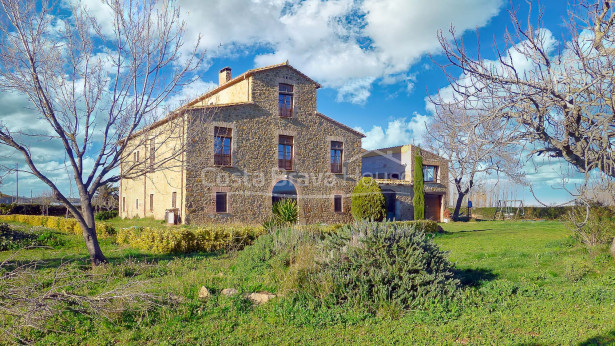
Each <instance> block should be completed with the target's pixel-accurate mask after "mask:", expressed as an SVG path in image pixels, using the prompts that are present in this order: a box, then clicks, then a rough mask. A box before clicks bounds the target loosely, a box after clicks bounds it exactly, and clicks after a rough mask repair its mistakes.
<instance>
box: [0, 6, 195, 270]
mask: <svg viewBox="0 0 615 346" xmlns="http://www.w3.org/2000/svg"><path fill="white" fill-rule="evenodd" d="M103 2H104V5H105V6H106V8H107V9H108V13H109V14H110V17H109V18H106V19H105V20H104V22H99V21H97V19H96V18H95V17H93V16H92V15H91V14H90V13H89V12H88V11H87V9H86V8H84V7H82V6H81V5H74V6H72V7H70V8H69V9H65V8H62V9H58V8H55V7H53V5H50V4H49V3H48V2H47V1H42V2H38V1H27V0H0V35H1V36H0V89H1V90H2V91H5V92H13V93H19V94H21V95H25V96H26V97H27V98H28V100H29V101H30V103H31V105H32V108H33V110H34V113H35V114H32V115H31V118H32V121H33V122H35V121H36V120H37V118H41V119H43V120H44V122H45V124H46V128H44V129H40V131H38V132H36V131H35V132H30V133H23V132H21V130H20V129H13V128H9V127H7V126H6V124H0V125H1V126H0V144H1V145H5V146H8V147H11V148H13V149H14V150H16V151H17V152H19V153H20V154H21V155H22V157H23V159H24V160H25V162H26V164H27V166H28V169H29V172H30V173H31V174H33V175H35V176H36V177H38V178H39V179H40V180H41V181H43V182H44V183H45V184H47V185H48V186H49V187H50V188H51V191H52V193H53V195H54V197H55V199H56V200H58V201H60V202H62V203H63V204H64V205H66V207H67V208H68V209H69V210H70V213H71V214H72V215H73V216H74V217H75V218H76V219H77V220H78V222H79V225H80V226H81V228H82V230H83V237H84V239H85V244H86V247H87V249H88V252H89V254H90V259H91V261H92V264H93V265H98V264H100V263H105V262H107V259H106V258H105V256H104V255H103V253H102V251H101V249H100V246H99V244H98V240H97V236H96V229H95V225H94V222H95V221H94V209H93V207H92V198H93V196H94V194H95V192H96V191H97V190H98V188H99V187H101V186H103V185H105V184H109V183H114V182H117V181H119V180H120V178H121V177H136V176H139V175H142V174H145V173H146V172H148V171H151V170H152V169H155V167H154V166H153V165H152V164H148V165H146V164H142V162H133V163H132V164H129V165H124V164H123V165H122V167H121V170H118V169H117V168H118V167H119V164H120V162H121V161H123V159H124V158H127V157H130V156H132V152H133V151H134V150H137V149H138V148H139V145H137V144H138V143H131V144H130V146H129V145H128V141H122V139H123V138H130V137H132V136H133V135H134V134H135V133H136V132H137V131H146V130H147V129H153V128H154V126H152V127H149V126H148V125H150V124H152V123H153V122H154V121H155V120H156V117H157V116H158V115H159V114H160V112H159V110H160V109H161V108H162V106H163V102H164V100H165V99H166V98H167V96H169V95H171V94H172V93H173V92H174V91H176V89H177V88H179V87H181V86H183V85H185V84H187V83H190V82H191V81H192V80H193V79H192V77H193V72H194V70H195V69H196V68H197V66H198V65H199V64H200V62H201V60H202V56H201V55H200V54H198V53H197V52H198V50H197V48H198V42H197V43H196V46H195V47H193V48H188V47H184V40H183V34H184V24H183V23H182V22H181V20H180V17H179V14H180V13H179V8H178V7H177V6H175V4H174V3H173V2H157V1H155V0H104V1H103ZM67 12H68V13H67ZM171 123H173V122H170V123H169V124H171ZM175 123H179V122H175ZM169 126H170V125H169ZM140 133H141V134H143V132H140ZM176 133H177V131H168V132H166V133H165V132H162V131H158V132H157V133H156V134H155V135H156V143H158V144H161V143H164V142H165V141H167V140H169V141H170V140H171V139H170V138H171V136H175V135H176ZM37 137H38V138H44V139H45V140H47V141H49V142H50V145H52V144H53V143H55V144H57V145H59V146H60V147H61V148H62V149H63V151H64V156H65V160H66V166H67V169H68V171H69V172H71V174H72V181H73V183H74V186H75V187H76V190H77V192H78V193H79V197H80V201H81V207H80V208H78V207H76V206H74V205H73V204H71V203H70V202H69V200H68V197H67V196H66V195H65V194H64V192H63V191H62V190H61V189H60V188H59V187H58V186H57V185H56V183H54V181H53V179H52V178H51V177H50V176H48V175H47V174H46V173H45V171H44V170H42V168H41V164H42V163H45V162H47V161H48V160H47V158H42V159H41V158H39V157H38V156H36V155H34V153H33V150H32V149H31V143H32V142H31V140H32V138H37ZM140 138H143V141H148V140H150V139H149V137H148V136H140ZM157 147H162V146H161V145H159V146H157ZM165 148H166V149H165V150H167V155H166V156H165V157H167V158H168V160H172V159H174V158H175V157H177V154H176V152H173V153H171V152H169V150H168V146H166V147H165ZM175 150H182V148H181V147H180V146H178V147H176V149H175ZM163 164H165V159H163V158H162V157H161V156H160V155H157V156H156V162H155V165H158V166H160V165H163Z"/></svg>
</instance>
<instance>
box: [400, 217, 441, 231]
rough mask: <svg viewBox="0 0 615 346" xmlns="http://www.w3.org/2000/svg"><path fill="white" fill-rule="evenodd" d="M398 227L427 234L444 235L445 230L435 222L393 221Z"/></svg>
mask: <svg viewBox="0 0 615 346" xmlns="http://www.w3.org/2000/svg"><path fill="white" fill-rule="evenodd" d="M390 223H391V224H393V225H396V226H400V227H401V226H404V227H411V228H414V229H415V230H417V231H420V232H423V233H425V234H433V233H442V232H444V230H443V229H442V227H440V226H439V225H438V223H437V222H435V221H433V220H412V221H392V222H390Z"/></svg>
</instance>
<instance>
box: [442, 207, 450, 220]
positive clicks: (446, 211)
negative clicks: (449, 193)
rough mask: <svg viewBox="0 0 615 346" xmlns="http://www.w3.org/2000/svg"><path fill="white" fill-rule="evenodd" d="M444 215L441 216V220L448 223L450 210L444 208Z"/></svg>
mask: <svg viewBox="0 0 615 346" xmlns="http://www.w3.org/2000/svg"><path fill="white" fill-rule="evenodd" d="M443 214H444V217H443V218H442V222H446V223H448V222H449V221H450V220H451V212H450V211H449V210H448V209H444V213H443Z"/></svg>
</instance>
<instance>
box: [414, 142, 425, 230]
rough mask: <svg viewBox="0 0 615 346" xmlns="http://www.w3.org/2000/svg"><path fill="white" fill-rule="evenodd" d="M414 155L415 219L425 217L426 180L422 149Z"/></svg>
mask: <svg viewBox="0 0 615 346" xmlns="http://www.w3.org/2000/svg"><path fill="white" fill-rule="evenodd" d="M418 150H419V152H418V153H416V154H415V155H414V175H413V179H412V185H413V188H414V197H412V205H413V207H414V219H415V220H424V219H425V182H424V180H425V179H424V177H423V157H422V156H421V152H420V150H421V149H418Z"/></svg>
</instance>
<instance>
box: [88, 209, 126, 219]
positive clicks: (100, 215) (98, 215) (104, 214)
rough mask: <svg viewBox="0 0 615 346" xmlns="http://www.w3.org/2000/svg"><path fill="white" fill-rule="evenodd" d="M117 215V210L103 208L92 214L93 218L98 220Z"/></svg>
mask: <svg viewBox="0 0 615 346" xmlns="http://www.w3.org/2000/svg"><path fill="white" fill-rule="evenodd" d="M119 215H120V213H119V211H117V210H105V211H99V212H98V213H96V214H95V215H94V219H96V220H99V221H105V220H109V219H113V218H115V217H118V216H119Z"/></svg>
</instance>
